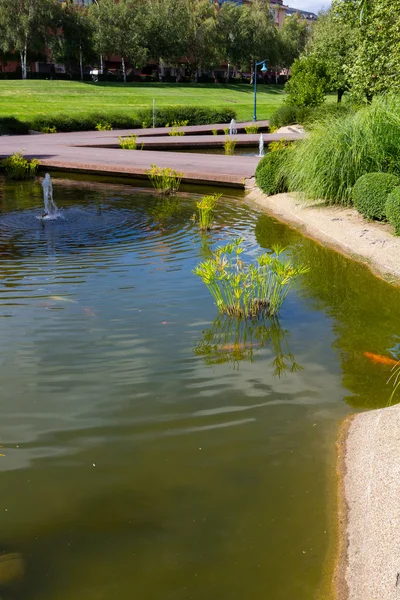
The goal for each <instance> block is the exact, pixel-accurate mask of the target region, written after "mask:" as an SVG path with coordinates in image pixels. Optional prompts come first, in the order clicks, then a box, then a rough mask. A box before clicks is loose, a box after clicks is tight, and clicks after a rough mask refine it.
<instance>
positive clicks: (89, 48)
mask: <svg viewBox="0 0 400 600" xmlns="http://www.w3.org/2000/svg"><path fill="white" fill-rule="evenodd" d="M61 24H62V27H61V34H60V35H59V43H58V46H56V47H55V48H54V50H53V53H54V55H55V56H56V58H57V60H58V61H60V62H64V63H67V64H74V63H78V64H79V72H80V76H81V80H83V68H84V64H87V63H88V62H90V61H91V60H92V59H94V57H95V51H94V41H93V37H94V29H93V23H92V21H91V20H90V19H89V16H88V11H87V9H86V7H84V6H79V5H76V4H74V2H72V0H70V1H69V2H67V3H66V4H65V5H64V7H63V10H62V20H61Z"/></svg>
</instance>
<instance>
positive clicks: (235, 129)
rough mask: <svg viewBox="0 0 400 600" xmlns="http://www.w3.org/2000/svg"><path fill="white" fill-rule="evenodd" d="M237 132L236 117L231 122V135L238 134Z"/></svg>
mask: <svg viewBox="0 0 400 600" xmlns="http://www.w3.org/2000/svg"><path fill="white" fill-rule="evenodd" d="M236 134H237V128H236V121H235V119H232V121H231V122H230V124H229V135H236Z"/></svg>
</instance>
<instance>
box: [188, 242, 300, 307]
mask: <svg viewBox="0 0 400 600" xmlns="http://www.w3.org/2000/svg"><path fill="white" fill-rule="evenodd" d="M242 242H243V238H237V239H236V240H233V241H232V242H229V243H228V244H226V245H225V246H220V247H219V248H217V249H216V250H215V251H214V253H213V256H212V258H210V259H208V260H205V261H204V262H201V263H200V264H198V265H197V267H195V269H194V270H193V273H194V274H195V275H197V276H198V277H200V278H201V279H202V280H203V282H204V283H205V284H206V286H207V288H208V289H209V291H210V293H211V295H212V296H213V298H214V300H215V302H216V304H217V307H218V310H219V312H220V313H221V314H226V315H231V316H236V317H245V318H255V317H260V316H262V317H273V316H276V315H277V314H278V312H279V310H280V308H281V306H282V304H283V301H284V300H285V298H286V296H287V295H288V293H289V291H290V289H291V288H292V286H293V283H294V281H295V280H296V278H297V277H298V276H299V275H301V274H303V273H306V272H307V271H308V270H309V269H308V267H306V266H297V267H296V266H294V265H292V263H291V262H290V261H288V260H286V261H285V260H282V259H281V254H282V252H283V251H284V249H283V248H279V247H274V248H273V254H272V253H268V252H265V253H263V254H260V255H259V256H258V257H257V259H256V262H255V263H250V264H246V263H244V262H243V261H242V260H241V258H240V255H241V254H242V252H243V247H242V246H241V244H242Z"/></svg>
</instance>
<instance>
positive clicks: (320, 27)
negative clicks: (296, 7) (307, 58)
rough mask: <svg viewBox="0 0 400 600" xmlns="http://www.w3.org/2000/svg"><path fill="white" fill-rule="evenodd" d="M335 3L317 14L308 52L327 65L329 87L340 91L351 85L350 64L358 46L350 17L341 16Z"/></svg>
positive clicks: (339, 92)
mask: <svg viewBox="0 0 400 600" xmlns="http://www.w3.org/2000/svg"><path fill="white" fill-rule="evenodd" d="M336 5H337V2H336V3H335V2H334V5H333V7H332V8H330V9H329V10H327V11H326V12H325V13H324V12H320V13H319V14H318V20H317V21H316V23H315V24H314V27H313V30H312V38H311V43H310V47H309V49H308V52H309V53H310V54H311V55H312V56H313V57H314V58H315V59H316V60H317V61H318V62H319V63H322V64H323V65H324V67H325V73H326V80H327V89H329V90H332V91H334V90H336V91H338V94H339V96H338V97H340V94H341V93H342V92H343V91H344V90H346V89H348V88H349V85H350V77H349V75H350V73H349V68H348V67H349V64H351V62H352V60H353V57H354V53H355V50H356V47H357V31H356V29H355V28H354V27H352V24H351V22H350V20H349V19H344V18H341V16H340V12H338V10H337V8H336Z"/></svg>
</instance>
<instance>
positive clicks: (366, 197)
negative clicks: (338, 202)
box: [352, 173, 400, 221]
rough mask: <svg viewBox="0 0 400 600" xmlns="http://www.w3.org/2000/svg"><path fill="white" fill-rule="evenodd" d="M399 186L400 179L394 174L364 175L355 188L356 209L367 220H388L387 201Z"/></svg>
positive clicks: (353, 197) (353, 196)
mask: <svg viewBox="0 0 400 600" xmlns="http://www.w3.org/2000/svg"><path fill="white" fill-rule="evenodd" d="M399 185H400V178H399V177H397V175H393V173H367V174H366V175H362V176H361V177H360V178H359V179H357V181H356V184H355V186H354V187H353V193H352V199H353V203H354V207H355V208H356V209H357V210H358V212H360V213H361V214H362V215H364V217H366V218H367V219H377V220H378V221H382V220H383V219H385V218H386V200H387V198H388V196H389V194H390V193H391V192H392V191H393V190H394V188H396V187H397V186H399Z"/></svg>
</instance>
